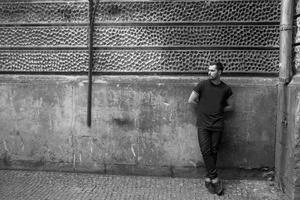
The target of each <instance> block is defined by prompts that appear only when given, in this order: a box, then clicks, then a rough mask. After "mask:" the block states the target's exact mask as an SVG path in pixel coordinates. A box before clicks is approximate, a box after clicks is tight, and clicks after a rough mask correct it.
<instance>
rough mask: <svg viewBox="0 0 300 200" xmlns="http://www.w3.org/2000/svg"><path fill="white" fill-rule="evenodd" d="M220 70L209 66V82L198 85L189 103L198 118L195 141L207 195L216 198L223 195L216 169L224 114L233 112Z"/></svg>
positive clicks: (220, 64) (230, 96)
mask: <svg viewBox="0 0 300 200" xmlns="http://www.w3.org/2000/svg"><path fill="white" fill-rule="evenodd" d="M223 68H224V67H223V64H222V63H220V62H215V63H211V64H210V65H209V66H208V79H206V80H203V81H200V82H199V83H198V84H197V86H196V87H195V88H194V89H193V91H192V93H191V95H190V97H189V100H188V102H189V104H190V105H191V107H192V110H193V113H194V114H195V115H196V117H197V123H196V125H197V128H198V141H199V146H200V150H201V153H202V157H203V160H204V163H205V167H206V171H207V175H206V177H205V186H206V187H207V189H208V191H209V192H210V193H213V194H217V195H222V194H223V193H224V189H223V185H222V181H221V180H220V178H219V177H218V172H217V167H216V164H217V155H218V147H219V144H220V140H221V137H222V133H223V129H224V112H227V111H232V110H233V98H232V96H233V95H232V94H233V93H232V90H231V88H230V87H229V86H228V85H227V84H226V83H224V82H223V81H222V80H221V74H222V72H223Z"/></svg>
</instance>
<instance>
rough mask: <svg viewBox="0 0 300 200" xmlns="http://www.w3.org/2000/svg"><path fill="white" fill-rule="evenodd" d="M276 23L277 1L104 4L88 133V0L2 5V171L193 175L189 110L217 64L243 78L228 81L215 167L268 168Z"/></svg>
mask: <svg viewBox="0 0 300 200" xmlns="http://www.w3.org/2000/svg"><path fill="white" fill-rule="evenodd" d="M279 14H280V1H279V0H278V1H277V0H245V1H242V0H223V1H222V0H220V1H214V0H211V1H207V0H206V1H204V0H199V1H190V0H186V1H183V0H182V1H174V2H171V1H161V0H160V1H156V0H155V1H121V0H119V1H101V2H100V4H99V5H98V7H97V10H96V17H95V32H94V72H99V73H96V74H95V75H94V77H93V101H92V102H93V104H92V127H91V128H88V127H87V126H86V115H87V111H86V110H87V77H86V76H82V72H87V69H88V58H89V57H88V56H89V55H88V48H87V47H88V37H87V35H88V33H87V31H88V1H81V0H76V1H64V0H56V1H54V0H53V1H31V0H23V1H22V2H21V1H18V0H13V1H9V0H3V1H1V2H0V72H1V73H6V75H1V76H0V91H1V94H2V95H1V97H0V127H1V130H0V160H1V162H0V167H1V168H22V169H24V168H38V169H55V170H58V169H59V170H84V171H101V172H110V171H112V172H116V171H117V172H125V173H135V174H144V172H145V170H148V172H149V171H150V173H149V174H172V173H176V169H178V168H180V169H181V170H187V171H188V172H193V170H192V169H196V168H195V166H198V165H202V166H203V161H202V158H201V155H200V151H199V146H198V144H197V135H196V127H195V119H193V118H192V114H191V113H190V112H189V111H188V104H187V99H188V96H189V94H190V92H191V91H192V89H193V87H194V86H195V84H196V83H197V82H198V81H199V80H201V79H204V78H205V76H200V77H198V74H199V73H205V72H206V67H207V65H208V63H209V62H210V61H213V60H220V61H222V62H223V63H224V64H225V72H226V73H230V74H235V75H237V74H242V77H238V76H233V77H226V78H225V81H226V82H227V83H228V84H229V85H230V86H232V88H233V90H234V93H235V100H236V101H235V106H236V111H235V112H234V113H232V114H231V115H229V116H227V117H228V118H226V120H227V121H226V122H227V124H228V125H227V126H226V130H225V133H224V138H223V143H222V153H221V156H220V167H228V168H247V169H252V168H261V167H270V168H272V167H274V157H275V156H274V152H275V149H274V147H275V127H276V114H275V113H276V105H277V99H276V96H277V85H276V84H277V77H276V76H277V74H278V66H279V30H278V27H279ZM17 72H18V73H29V74H28V75H24V74H23V75H15V74H14V73H17ZM54 72H55V73H57V74H56V75H53V73H54ZM39 73H46V74H47V73H48V75H44V76H42V75H40V74H39ZM60 73H63V74H67V75H68V76H63V75H62V74H60ZM104 74H106V75H108V76H103V75H104ZM129 74H131V75H129ZM187 74H188V75H190V76H186V75H187ZM79 75H81V76H79ZM145 75H149V76H145ZM157 75H160V76H157ZM183 75H185V76H183ZM267 75H268V76H269V75H273V76H274V77H273V78H270V77H269V78H267V77H264V76H267ZM258 76H260V77H258ZM266 124H267V125H266ZM185 167H188V168H187V169H186V168H185ZM191 168H192V169H191ZM194 172H195V171H194Z"/></svg>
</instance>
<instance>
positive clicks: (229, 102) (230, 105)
mask: <svg viewBox="0 0 300 200" xmlns="http://www.w3.org/2000/svg"><path fill="white" fill-rule="evenodd" d="M233 105H234V101H233V95H231V96H230V97H229V98H228V99H227V106H225V107H224V112H230V111H233Z"/></svg>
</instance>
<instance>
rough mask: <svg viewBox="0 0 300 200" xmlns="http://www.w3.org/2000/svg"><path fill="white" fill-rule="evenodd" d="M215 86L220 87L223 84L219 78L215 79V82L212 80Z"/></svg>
mask: <svg viewBox="0 0 300 200" xmlns="http://www.w3.org/2000/svg"><path fill="white" fill-rule="evenodd" d="M210 81H211V82H212V83H213V84H214V85H219V84H221V80H220V79H219V78H218V79H215V80H210Z"/></svg>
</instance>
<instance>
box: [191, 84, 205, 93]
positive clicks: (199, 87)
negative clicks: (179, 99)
mask: <svg viewBox="0 0 300 200" xmlns="http://www.w3.org/2000/svg"><path fill="white" fill-rule="evenodd" d="M202 88H203V82H200V83H198V84H197V85H196V87H194V89H193V91H194V92H196V93H197V94H199V96H200V95H201V92H202Z"/></svg>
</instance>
